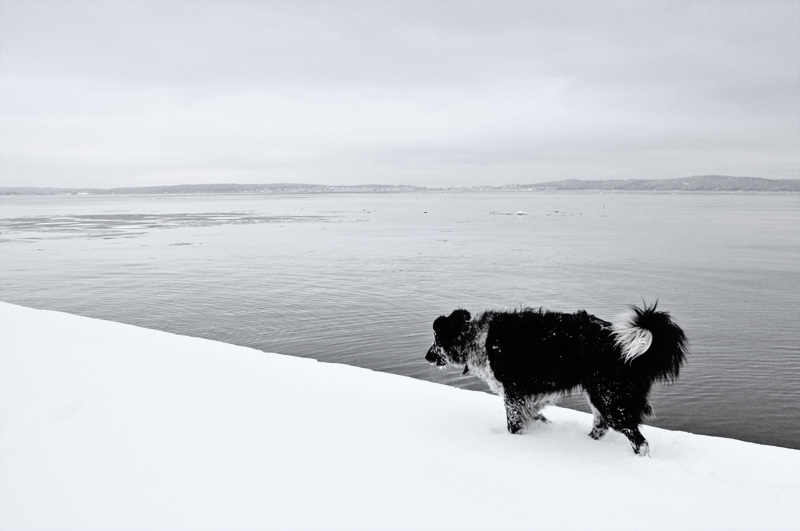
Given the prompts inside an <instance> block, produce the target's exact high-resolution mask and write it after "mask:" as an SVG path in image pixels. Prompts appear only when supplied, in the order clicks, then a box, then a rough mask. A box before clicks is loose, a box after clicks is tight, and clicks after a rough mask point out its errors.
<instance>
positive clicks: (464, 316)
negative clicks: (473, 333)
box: [447, 309, 472, 330]
mask: <svg viewBox="0 0 800 531" xmlns="http://www.w3.org/2000/svg"><path fill="white" fill-rule="evenodd" d="M447 319H448V320H450V322H451V323H453V326H454V327H455V328H456V329H458V330H463V329H464V328H465V326H466V324H467V323H469V321H470V319H472V316H471V315H470V314H469V312H468V311H467V310H462V309H458V310H455V311H454V312H453V313H451V314H450V317H448V318H447Z"/></svg>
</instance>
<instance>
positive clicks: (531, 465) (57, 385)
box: [0, 303, 800, 530]
mask: <svg viewBox="0 0 800 531" xmlns="http://www.w3.org/2000/svg"><path fill="white" fill-rule="evenodd" d="M387 340H389V338H387ZM423 356H424V351H421V352H420V363H424V361H423ZM546 415H547V416H548V417H549V418H550V419H551V420H552V421H553V422H552V424H550V425H546V426H540V427H537V428H535V429H533V430H531V431H530V432H529V433H526V434H525V435H521V436H520V435H509V434H508V433H507V432H506V431H505V418H504V412H503V406H502V402H501V400H500V399H499V398H498V397H496V396H493V395H489V394H486V393H480V392H474V391H465V390H460V389H455V388H451V387H447V386H443V385H437V384H433V383H428V382H422V381H417V380H414V379H411V378H406V377H402V376H395V375H390V374H384V373H378V372H373V371H369V370H366V369H360V368H356V367H350V366H345V365H338V364H328V363H319V362H316V361H313V360H308V359H301V358H294V357H288V356H282V355H279V354H267V353H263V352H260V351H256V350H253V349H249V348H244V347H238V346H233V345H228V344H224V343H218V342H213V341H207V340H202V339H196V338H190V337H183V336H177V335H173V334H168V333H164V332H158V331H154V330H147V329H142V328H136V327H133V326H128V325H122V324H119V323H113V322H107V321H100V320H96V319H89V318H86V317H78V316H74V315H69V314H63V313H57V312H51V311H41V310H33V309H29V308H24V307H21V306H15V305H11V304H6V303H0V528H2V529H6V530H12V529H13V530H24V529H50V530H58V529H81V530H92V529H103V530H115V529H136V530H146V529H159V530H168V529H197V530H202V529H212V530H223V529H236V530H246V529H426V530H428V529H431V530H432V529H528V530H530V529H670V530H671V529H758V530H770V529H800V451H797V450H791V449H786V448H778V447H772V446H763V445H757V444H751V443H745V442H741V441H735V440H731V439H722V438H715V437H705V436H700V435H694V434H690V433H683V432H674V431H668V430H662V429H657V428H652V427H645V428H644V430H643V433H644V434H645V436H646V437H647V438H648V439H649V441H650V445H651V453H652V456H651V457H650V458H640V457H636V456H634V454H633V452H632V451H631V449H630V446H629V444H628V441H627V440H626V439H625V438H624V437H622V436H621V435H619V434H616V433H610V434H609V435H608V436H607V437H606V438H605V439H603V440H601V441H599V442H598V441H593V440H592V439H590V438H589V437H588V436H587V434H588V432H589V431H590V429H591V416H590V415H586V414H583V413H580V412H576V411H572V410H567V409H562V408H555V407H552V408H549V409H548V410H547V411H546Z"/></svg>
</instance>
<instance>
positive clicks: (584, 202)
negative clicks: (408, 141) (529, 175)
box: [0, 192, 800, 448]
mask: <svg viewBox="0 0 800 531" xmlns="http://www.w3.org/2000/svg"><path fill="white" fill-rule="evenodd" d="M518 211H524V212H526V215H517V212H518ZM0 232H1V234H0V299H2V300H3V301H7V302H11V303H16V304H22V305H26V306H31V307H34V308H41V309H49V310H60V311H65V312H70V313H75V314H79V315H86V316H90V317H97V318H102V319H108V320H113V321H119V322H123V323H129V324H133V325H137V326H142V327H147V328H155V329H159V330H165V331H169V332H174V333H178V334H185V335H191V336H198V337H203V338H208V339H214V340H219V341H225V342H228V343H235V344H238V345H245V346H249V347H254V348H257V349H260V350H263V351H268V352H279V353H283V354H290V355H295V356H303V357H309V358H315V359H318V360H321V361H330V362H340V363H347V364H351V365H357V366H361V367H367V368H370V369H374V370H380V371H387V372H391V373H397V374H402V375H406V376H411V377H414V378H419V379H424V380H430V381H434V382H440V383H444V384H448V385H454V386H458V387H462V388H468V389H479V390H482V389H485V387H484V386H483V384H482V383H481V382H480V381H478V380H477V379H475V378H472V377H468V376H467V377H461V376H460V373H459V372H458V371H456V370H452V371H449V372H440V371H437V370H435V369H433V368H432V367H430V366H429V365H428V364H427V363H426V362H425V361H424V359H423V358H424V355H425V352H426V351H427V349H428V347H429V346H430V343H431V340H432V331H431V325H432V323H433V320H434V319H435V318H436V317H437V316H439V315H442V314H449V313H450V312H451V311H452V310H453V309H455V308H459V307H462V308H466V309H468V310H470V311H471V312H473V313H476V312H479V311H481V310H484V309H490V308H492V309H513V308H518V307H520V306H533V307H539V306H543V307H545V308H548V309H552V310H564V311H574V310H577V309H586V310H587V311H589V312H590V313H594V314H596V315H597V316H599V317H601V318H603V319H607V320H610V319H612V318H614V317H615V316H616V315H617V314H619V313H621V312H622V311H624V310H625V308H626V305H628V304H637V303H641V301H642V299H644V300H646V301H647V302H648V303H650V302H653V301H655V300H656V299H658V301H659V308H661V309H663V310H666V311H669V312H670V313H671V314H672V316H673V319H675V321H676V322H677V323H678V324H680V325H681V326H682V327H683V328H684V330H685V331H686V333H687V335H688V337H689V339H690V341H691V344H690V347H691V352H690V356H689V361H688V364H687V365H686V366H685V368H684V370H683V371H682V373H681V377H680V379H679V380H678V382H677V383H676V384H674V385H673V386H670V387H663V386H657V387H656V388H655V389H654V393H653V395H652V400H651V402H652V404H653V407H654V409H655V411H656V414H657V417H656V418H653V419H650V421H649V422H648V423H649V424H652V425H656V426H661V427H665V428H669V429H678V430H685V431H691V432H694V433H701V434H708V435H718V436H725V437H733V438H737V439H742V440H747V441H753V442H758V443H764V444H773V445H779V446H786V447H792V448H800V196H798V195H796V194H794V195H791V194H790V195H778V194H774V195H770V194H644V193H642V194H636V193H560V192H530V193H519V192H514V193H499V192H486V193H479V192H469V193H443V192H437V193H403V194H320V195H192V196H59V197H13V196H4V197H2V198H0ZM43 333H45V331H43ZM364 399H365V400H369V397H364ZM563 404H564V405H567V406H568V407H574V408H576V409H582V410H584V411H587V409H586V406H585V405H584V401H583V399H582V398H578V397H575V398H570V399H568V400H567V401H566V402H564V403H563ZM431 407H436V405H435V404H431ZM588 431H589V426H588V425H587V433H588Z"/></svg>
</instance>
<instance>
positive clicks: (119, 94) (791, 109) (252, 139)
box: [0, 0, 800, 187]
mask: <svg viewBox="0 0 800 531" xmlns="http://www.w3.org/2000/svg"><path fill="white" fill-rule="evenodd" d="M699 174H725V175H748V176H757V177H767V178H797V177H798V175H799V174H800V2H798V1H796V0H795V1H781V2H769V1H766V0H757V1H755V2H745V1H723V0H718V1H713V2H701V1H691V2H690V1H684V0H680V1H668V2H650V1H638V0H637V1H626V2H611V1H592V2H578V1H569V0H568V1H554V2H545V1H527V2H526V1H514V2H499V1H489V2H469V1H451V2H447V1H421V0H417V1H403V2H390V1H362V2H336V1H323V2H312V1H281V2H266V1H263V2H262V1H230V0H226V1H220V2H217V1H199V0H198V1H177V0H174V1H148V2H121V1H96V2H79V1H56V2H48V1H41V0H40V1H14V0H2V1H0V184H2V185H3V186H65V187H66V186H98V187H113V186H136V185H155V184H178V183H211V182H240V183H246V182H251V183H256V182H263V183H267V182H313V183H325V184H360V183H387V184H389V183H394V184H416V185H428V186H447V185H476V184H511V183H529V182H537V181H545V180H557V179H566V178H579V179H598V178H667V177H682V176H688V175H699Z"/></svg>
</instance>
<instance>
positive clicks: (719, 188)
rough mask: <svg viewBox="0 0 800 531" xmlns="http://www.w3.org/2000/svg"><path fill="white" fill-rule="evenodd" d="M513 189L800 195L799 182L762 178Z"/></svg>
mask: <svg viewBox="0 0 800 531" xmlns="http://www.w3.org/2000/svg"><path fill="white" fill-rule="evenodd" d="M516 188H527V189H532V190H629V191H653V192H670V191H678V190H684V191H688V192H800V179H779V180H778V179H762V178H760V177H728V176H725V175H697V176H694V177H684V178H678V179H628V180H619V179H616V180H606V181H580V180H577V179H569V180H566V181H552V182H546V183H535V184H529V185H518V186H517V187H516Z"/></svg>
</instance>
